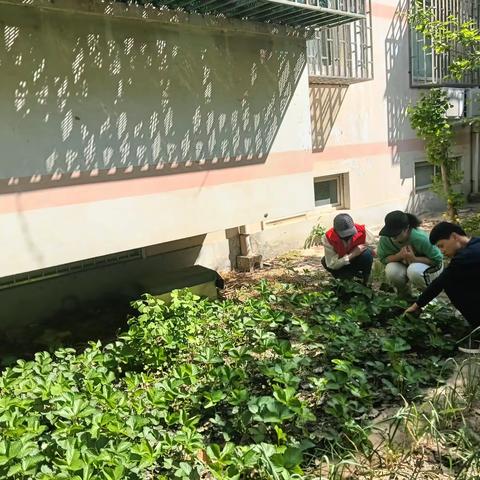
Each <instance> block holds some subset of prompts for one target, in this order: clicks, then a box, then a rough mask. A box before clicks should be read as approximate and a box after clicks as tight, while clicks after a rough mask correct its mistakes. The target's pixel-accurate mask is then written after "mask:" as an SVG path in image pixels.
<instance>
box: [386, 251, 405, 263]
mask: <svg viewBox="0 0 480 480" xmlns="http://www.w3.org/2000/svg"><path fill="white" fill-rule="evenodd" d="M404 259H405V254H404V252H403V251H402V250H400V251H399V252H398V253H395V254H393V255H389V256H388V257H385V263H391V262H402V261H403V260H404Z"/></svg>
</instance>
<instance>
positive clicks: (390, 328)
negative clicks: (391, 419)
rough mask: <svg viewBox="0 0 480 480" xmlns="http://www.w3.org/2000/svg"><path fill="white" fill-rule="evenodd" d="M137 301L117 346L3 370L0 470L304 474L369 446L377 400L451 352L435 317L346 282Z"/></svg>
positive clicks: (102, 475) (98, 475)
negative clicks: (412, 314) (416, 315)
mask: <svg viewBox="0 0 480 480" xmlns="http://www.w3.org/2000/svg"><path fill="white" fill-rule="evenodd" d="M134 306H135V307H136V309H137V310H138V315H137V316H136V317H135V318H132V319H131V320H130V322H129V329H128V331H126V332H125V333H123V334H121V335H120V336H119V337H118V339H117V340H116V341H115V342H113V343H110V344H107V345H101V344H100V343H98V342H97V343H91V344H90V345H89V347H88V348H87V349H86V350H85V351H83V352H81V353H77V352H75V351H74V350H72V349H60V350H57V351H56V352H54V353H53V354H50V353H47V352H41V353H38V354H37V355H36V356H35V359H34V360H33V361H30V362H26V361H22V360H19V361H18V362H17V364H16V365H15V366H13V367H11V368H7V369H5V370H4V371H3V373H2V375H1V377H0V431H1V432H2V435H1V438H0V478H12V479H23V478H31V479H42V480H47V479H69V480H89V479H92V480H93V479H105V480H107V479H108V480H112V479H122V480H123V479H150V478H155V479H167V478H168V479H170V478H179V479H199V478H205V477H204V476H205V475H206V474H207V472H208V473H209V474H210V475H212V476H213V478H216V479H232V480H233V479H249V478H250V479H260V480H261V479H270V478H278V479H287V480H288V479H293V478H308V475H307V474H306V473H305V468H306V465H307V464H308V462H307V459H308V458H312V456H314V457H315V456H319V457H320V456H322V455H324V454H332V452H336V453H339V452H341V451H343V450H345V449H348V448H351V445H352V442H356V443H357V444H362V445H364V446H365V447H364V448H365V449H368V448H369V447H368V445H369V441H368V432H369V421H368V414H369V412H370V410H371V409H372V408H373V407H374V406H378V405H379V404H381V403H382V402H384V401H386V400H388V401H392V400H394V399H399V395H404V396H405V397H406V398H412V397H413V396H415V395H417V394H418V391H419V388H420V387H421V386H424V385H428V384H432V383H434V382H436V380H437V377H438V376H439V374H440V371H441V369H442V367H443V362H442V360H441V355H442V353H444V354H448V352H450V351H451V344H448V342H444V343H442V344H440V345H439V343H438V341H436V343H432V342H433V340H431V339H437V337H438V335H439V332H440V330H439V329H440V327H441V326H442V325H440V324H439V322H440V323H441V321H437V320H435V316H432V319H431V321H430V322H429V323H427V324H426V323H423V322H418V321H412V320H409V319H405V318H401V317H399V313H401V312H402V310H403V308H404V307H405V305H404V304H403V303H402V302H399V301H398V300H397V299H396V298H395V297H392V296H389V295H387V294H378V295H375V296H373V294H372V292H371V291H370V290H368V289H366V288H364V287H362V286H360V285H357V284H353V283H345V284H341V283H336V282H335V283H332V284H331V285H330V286H329V287H324V289H323V290H322V291H313V292H305V291H303V290H301V289H300V288H299V287H297V286H295V285H277V286H274V285H271V284H268V283H265V282H262V283H261V284H260V285H259V286H258V287H257V294H256V295H255V296H253V297H252V298H251V299H250V300H248V301H245V302H243V303H240V302H234V301H224V302H219V301H209V300H203V299H200V298H198V297H196V296H194V295H192V294H191V293H188V292H175V293H174V295H173V301H172V303H171V304H170V305H166V304H164V303H163V302H162V301H160V300H158V299H156V298H154V297H151V296H148V295H146V296H145V297H144V298H143V299H142V300H139V301H137V302H135V304H134ZM399 322H403V323H399ZM444 323H447V320H445V321H444ZM404 333H405V335H404ZM419 335H421V338H422V340H423V342H424V343H423V345H420V346H416V345H414V343H413V341H412V340H414V339H415V338H416V337H418V336H419ZM437 340H438V339H437ZM409 342H411V343H409ZM420 351H421V352H426V353H427V354H428V355H430V353H429V352H430V351H435V352H436V356H435V357H434V360H431V361H430V360H428V359H429V358H430V357H429V356H426V357H425V356H422V355H419V352H420ZM419 369H420V370H419Z"/></svg>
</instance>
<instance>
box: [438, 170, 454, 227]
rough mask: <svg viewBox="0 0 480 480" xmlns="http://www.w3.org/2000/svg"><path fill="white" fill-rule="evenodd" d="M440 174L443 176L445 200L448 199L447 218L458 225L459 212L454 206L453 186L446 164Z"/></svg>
mask: <svg viewBox="0 0 480 480" xmlns="http://www.w3.org/2000/svg"><path fill="white" fill-rule="evenodd" d="M440 172H441V175H442V185H443V192H444V193H445V198H446V199H447V212H446V213H447V217H448V220H449V221H450V222H453V223H457V217H458V212H457V208H456V207H455V205H454V204H453V198H452V193H453V192H452V184H451V182H450V175H449V171H448V168H447V165H446V164H445V163H442V164H441V165H440Z"/></svg>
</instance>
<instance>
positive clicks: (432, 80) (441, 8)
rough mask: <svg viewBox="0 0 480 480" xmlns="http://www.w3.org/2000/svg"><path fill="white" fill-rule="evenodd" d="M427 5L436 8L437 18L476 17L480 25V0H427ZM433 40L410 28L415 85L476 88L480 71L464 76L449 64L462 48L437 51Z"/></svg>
mask: <svg viewBox="0 0 480 480" xmlns="http://www.w3.org/2000/svg"><path fill="white" fill-rule="evenodd" d="M423 6H424V8H433V14H434V17H435V18H434V19H435V20H441V21H445V20H448V18H449V16H450V15H453V16H454V17H457V18H459V19H460V20H461V21H467V20H474V21H475V22H476V23H477V25H480V2H478V0H438V1H437V2H434V3H433V2H431V0H423ZM432 47H433V45H432V43H431V40H430V39H428V38H425V37H424V36H423V34H422V33H420V32H417V31H416V30H414V29H413V28H411V29H410V74H411V75H410V76H411V85H412V87H434V86H439V87H440V86H442V87H476V86H478V85H479V84H480V72H478V71H477V72H471V73H469V74H468V75H465V76H464V77H463V78H461V79H455V78H452V77H451V76H450V75H449V70H448V68H449V65H450V64H451V62H452V61H453V60H454V59H455V56H456V55H458V54H461V51H459V50H458V51H452V52H446V53H442V54H440V53H437V52H435V51H434V49H433V48H432Z"/></svg>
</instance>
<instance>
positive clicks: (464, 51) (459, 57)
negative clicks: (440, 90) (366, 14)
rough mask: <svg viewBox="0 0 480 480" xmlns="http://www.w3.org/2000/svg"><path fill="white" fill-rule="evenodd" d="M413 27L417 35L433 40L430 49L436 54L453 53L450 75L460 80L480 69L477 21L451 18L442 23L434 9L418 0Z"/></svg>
mask: <svg viewBox="0 0 480 480" xmlns="http://www.w3.org/2000/svg"><path fill="white" fill-rule="evenodd" d="M409 20H410V24H411V25H412V26H413V28H415V30H416V31H417V32H420V33H422V34H423V35H424V36H425V38H426V39H429V40H430V47H426V48H432V49H433V51H434V52H435V53H437V54H447V53H448V54H450V55H451V62H450V64H449V72H450V75H451V76H452V77H453V78H455V79H457V80H459V79H461V78H462V77H463V76H464V75H465V74H468V73H470V72H473V71H475V70H478V69H480V30H479V28H478V23H477V22H476V21H475V20H474V19H469V20H464V19H461V18H458V17H457V16H455V15H450V16H448V17H447V19H446V20H439V19H438V17H437V15H436V12H435V9H433V8H431V7H424V6H423V2H421V1H419V0H417V1H416V2H415V7H414V8H413V9H412V13H411V14H410V16H409Z"/></svg>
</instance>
